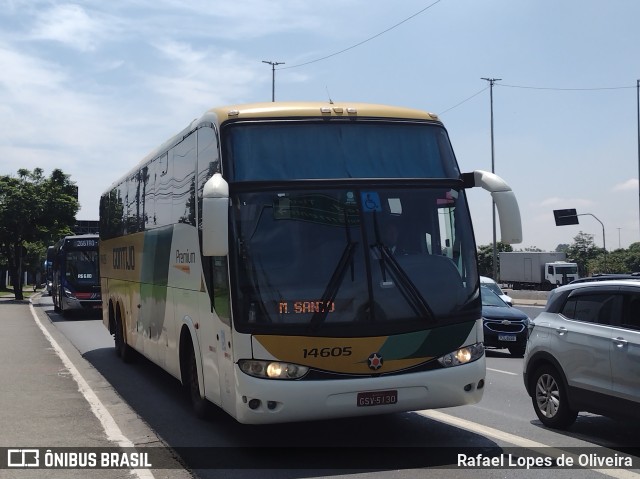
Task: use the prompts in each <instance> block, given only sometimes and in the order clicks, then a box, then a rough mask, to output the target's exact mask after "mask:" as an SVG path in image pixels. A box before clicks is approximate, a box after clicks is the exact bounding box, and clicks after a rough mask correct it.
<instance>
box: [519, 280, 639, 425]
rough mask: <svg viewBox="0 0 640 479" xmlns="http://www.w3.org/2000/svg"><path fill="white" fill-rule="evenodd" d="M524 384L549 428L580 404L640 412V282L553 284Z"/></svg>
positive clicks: (623, 413) (532, 339)
mask: <svg viewBox="0 0 640 479" xmlns="http://www.w3.org/2000/svg"><path fill="white" fill-rule="evenodd" d="M524 384H525V387H526V388H527V392H528V393H529V396H531V399H532V402H533V408H534V409H535V411H536V414H537V416H538V418H539V419H540V421H542V423H543V424H544V425H546V426H548V427H552V428H557V429H564V428H567V427H569V426H570V425H571V424H573V422H574V421H575V420H576V417H577V415H578V412H580V411H589V412H592V413H595V414H601V415H603V416H609V417H633V418H640V407H639V406H640V281H637V280H606V281H597V282H586V283H574V284H569V285H566V286H562V287H560V288H557V289H555V290H553V291H552V292H551V293H550V295H549V299H548V301H547V306H546V308H545V310H544V312H543V313H541V314H540V315H538V317H537V318H535V320H534V321H533V322H532V323H531V325H530V329H529V340H528V342H527V349H526V352H525V356H524Z"/></svg>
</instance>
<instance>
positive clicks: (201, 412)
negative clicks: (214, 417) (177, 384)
mask: <svg viewBox="0 0 640 479" xmlns="http://www.w3.org/2000/svg"><path fill="white" fill-rule="evenodd" d="M190 352H191V354H190V355H189V359H188V361H187V368H188V369H187V371H188V385H187V388H188V392H189V396H190V398H191V405H192V406H193V410H194V411H195V413H196V416H198V417H199V418H201V419H206V418H208V417H209V416H210V414H211V403H210V402H209V401H208V400H207V399H206V398H204V397H202V396H201V395H200V381H199V379H198V364H197V362H196V353H195V352H194V350H193V347H191V351H190Z"/></svg>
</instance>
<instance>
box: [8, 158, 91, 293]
mask: <svg viewBox="0 0 640 479" xmlns="http://www.w3.org/2000/svg"><path fill="white" fill-rule="evenodd" d="M78 208H79V204H78V189H77V187H76V185H75V184H74V183H73V182H72V181H71V180H70V179H69V175H66V174H65V173H63V172H62V170H59V169H55V170H53V172H52V173H51V176H49V177H48V178H46V177H45V176H44V172H43V170H42V169H41V168H36V169H34V170H33V171H29V170H26V169H20V170H18V176H17V177H13V176H0V252H1V253H2V254H3V255H4V257H5V259H6V261H7V268H8V270H9V276H10V277H11V282H12V284H13V288H14V293H15V296H16V299H23V298H24V295H23V292H22V281H21V276H22V271H23V270H24V264H25V258H27V257H28V255H30V253H31V254H33V253H34V252H37V251H44V250H45V249H46V246H48V245H49V244H52V243H53V242H54V241H55V240H57V239H58V238H59V237H61V236H64V235H67V234H71V233H72V228H73V226H74V224H75V221H76V213H77V212H78Z"/></svg>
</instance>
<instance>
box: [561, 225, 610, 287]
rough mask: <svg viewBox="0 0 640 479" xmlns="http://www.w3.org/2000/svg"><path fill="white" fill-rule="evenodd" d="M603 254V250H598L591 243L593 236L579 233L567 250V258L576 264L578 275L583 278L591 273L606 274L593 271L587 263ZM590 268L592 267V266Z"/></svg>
mask: <svg viewBox="0 0 640 479" xmlns="http://www.w3.org/2000/svg"><path fill="white" fill-rule="evenodd" d="M603 252H604V251H603V249H602V248H598V247H597V246H596V245H595V243H594V242H593V235H591V234H588V233H583V232H582V231H580V232H579V233H578V234H577V235H576V236H575V237H574V238H573V244H572V245H571V246H569V248H567V258H568V259H569V260H570V261H573V262H575V263H577V265H578V273H580V276H581V277H583V276H588V275H589V274H590V273H593V272H600V273H604V272H606V271H604V270H598V271H594V270H592V269H590V267H589V261H590V260H594V259H596V258H597V257H598V256H599V255H601V254H603ZM591 267H593V264H592V265H591Z"/></svg>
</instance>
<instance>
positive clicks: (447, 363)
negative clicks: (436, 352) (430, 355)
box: [438, 343, 484, 368]
mask: <svg viewBox="0 0 640 479" xmlns="http://www.w3.org/2000/svg"><path fill="white" fill-rule="evenodd" d="M483 354H484V345H483V344H482V343H476V344H471V345H469V346H465V347H464V348H460V349H458V350H456V351H453V352H451V353H448V354H445V355H444V356H441V357H439V358H438V362H439V363H440V364H442V365H443V366H444V367H445V368H448V367H451V366H460V365H461V364H467V363H470V362H472V361H475V360H476V359H479V358H481V357H482V355H483Z"/></svg>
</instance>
